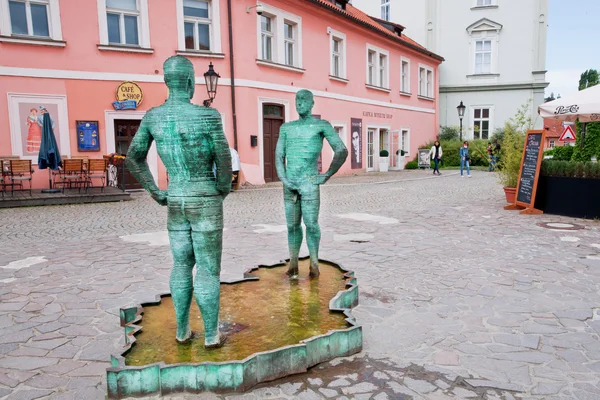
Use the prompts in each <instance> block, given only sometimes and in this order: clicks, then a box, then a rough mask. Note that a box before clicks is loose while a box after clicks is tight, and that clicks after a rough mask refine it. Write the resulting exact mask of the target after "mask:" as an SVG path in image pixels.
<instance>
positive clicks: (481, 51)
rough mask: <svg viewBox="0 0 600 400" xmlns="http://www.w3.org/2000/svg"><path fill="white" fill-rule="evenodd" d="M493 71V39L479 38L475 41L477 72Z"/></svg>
mask: <svg viewBox="0 0 600 400" xmlns="http://www.w3.org/2000/svg"><path fill="white" fill-rule="evenodd" d="M491 72H492V41H491V40H477V41H476V42H475V73H476V74H489V73H491Z"/></svg>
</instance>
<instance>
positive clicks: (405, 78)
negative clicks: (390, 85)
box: [400, 58, 410, 93]
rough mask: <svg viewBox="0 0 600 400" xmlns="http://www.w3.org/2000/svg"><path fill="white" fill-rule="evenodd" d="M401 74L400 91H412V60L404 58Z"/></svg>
mask: <svg viewBox="0 0 600 400" xmlns="http://www.w3.org/2000/svg"><path fill="white" fill-rule="evenodd" d="M400 74H401V76H400V91H401V92H404V93H410V61H409V60H407V59H405V58H402V63H401V71H400Z"/></svg>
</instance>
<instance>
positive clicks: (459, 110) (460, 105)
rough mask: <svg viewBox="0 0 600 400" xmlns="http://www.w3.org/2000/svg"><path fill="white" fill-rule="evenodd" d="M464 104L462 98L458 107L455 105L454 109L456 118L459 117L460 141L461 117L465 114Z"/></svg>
mask: <svg viewBox="0 0 600 400" xmlns="http://www.w3.org/2000/svg"><path fill="white" fill-rule="evenodd" d="M465 108H467V107H465V105H464V104H463V102H462V100H461V101H460V104H459V105H458V107H456V109H457V110H458V118H460V141H461V142H462V119H463V117H464V116H465Z"/></svg>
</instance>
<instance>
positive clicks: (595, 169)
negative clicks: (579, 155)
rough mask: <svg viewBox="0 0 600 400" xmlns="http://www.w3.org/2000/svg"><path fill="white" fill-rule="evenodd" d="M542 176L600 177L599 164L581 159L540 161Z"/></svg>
mask: <svg viewBox="0 0 600 400" xmlns="http://www.w3.org/2000/svg"><path fill="white" fill-rule="evenodd" d="M541 175H542V176H552V177H558V178H586V179H600V164H599V163H593V162H590V161H588V162H581V161H561V160H558V161H557V160H544V161H542V169H541Z"/></svg>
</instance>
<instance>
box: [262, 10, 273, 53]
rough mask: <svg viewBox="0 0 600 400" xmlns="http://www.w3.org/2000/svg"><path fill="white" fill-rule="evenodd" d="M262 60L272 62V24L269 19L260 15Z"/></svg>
mask: <svg viewBox="0 0 600 400" xmlns="http://www.w3.org/2000/svg"><path fill="white" fill-rule="evenodd" d="M260 26H261V29H260V31H261V41H262V59H263V60H267V61H273V23H272V20H271V17H267V16H264V15H262V16H261V21H260Z"/></svg>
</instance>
